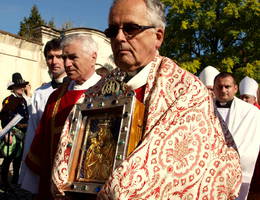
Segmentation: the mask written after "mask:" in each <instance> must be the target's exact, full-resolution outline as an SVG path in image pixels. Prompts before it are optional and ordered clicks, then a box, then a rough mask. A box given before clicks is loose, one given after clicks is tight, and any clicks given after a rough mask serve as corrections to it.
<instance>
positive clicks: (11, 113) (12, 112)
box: [0, 73, 29, 187]
mask: <svg viewBox="0 0 260 200" xmlns="http://www.w3.org/2000/svg"><path fill="white" fill-rule="evenodd" d="M28 83H29V82H27V81H25V80H23V78H22V76H21V74H20V73H14V74H13V75H12V82H11V83H10V84H9V86H8V88H7V89H8V90H11V91H12V94H11V95H10V96H8V97H6V98H5V99H4V100H3V103H2V110H1V113H0V119H1V126H2V128H4V127H5V126H6V125H7V124H8V123H9V122H10V121H11V120H12V119H13V118H14V117H15V116H16V114H20V115H21V116H22V117H23V118H22V120H21V121H19V122H18V123H17V124H16V125H15V126H14V127H13V128H12V129H11V130H10V131H9V132H8V134H6V135H5V136H4V137H3V139H2V141H1V145H0V146H1V151H2V152H1V153H2V154H3V156H4V161H3V163H2V171H1V179H2V182H3V184H4V185H5V186H6V187H8V186H9V182H8V172H9V167H10V164H11V162H13V177H12V184H17V182H18V178H19V169H20V165H21V158H22V151H23V138H24V134H25V132H26V129H27V121H28V107H27V103H26V100H25V98H24V97H23V96H22V95H23V93H24V88H25V86H26V85H27V84H28Z"/></svg>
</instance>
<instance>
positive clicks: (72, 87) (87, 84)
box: [68, 72, 101, 90]
mask: <svg viewBox="0 0 260 200" xmlns="http://www.w3.org/2000/svg"><path fill="white" fill-rule="evenodd" d="M100 79H101V76H99V75H98V74H97V73H96V72H94V74H93V75H92V76H91V77H90V78H89V79H88V80H86V81H85V82H84V83H83V84H81V85H79V84H77V83H76V82H75V81H74V80H72V81H71V82H70V84H69V87H68V90H86V89H88V88H90V87H91V86H93V85H95V84H96V83H97V82H98V81H99V80H100Z"/></svg>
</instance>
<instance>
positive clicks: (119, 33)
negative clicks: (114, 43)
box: [115, 28, 126, 41]
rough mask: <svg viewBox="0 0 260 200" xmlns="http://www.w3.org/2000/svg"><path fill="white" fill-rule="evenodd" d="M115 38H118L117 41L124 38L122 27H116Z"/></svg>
mask: <svg viewBox="0 0 260 200" xmlns="http://www.w3.org/2000/svg"><path fill="white" fill-rule="evenodd" d="M115 39H117V40H119V41H122V40H124V41H125V40H126V36H125V34H124V31H123V29H122V28H120V29H118V32H117V35H116V37H115Z"/></svg>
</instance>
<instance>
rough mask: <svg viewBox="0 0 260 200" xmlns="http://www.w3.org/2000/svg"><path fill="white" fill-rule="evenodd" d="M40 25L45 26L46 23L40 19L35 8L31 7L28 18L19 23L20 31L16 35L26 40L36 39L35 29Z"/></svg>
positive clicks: (34, 6)
mask: <svg viewBox="0 0 260 200" xmlns="http://www.w3.org/2000/svg"><path fill="white" fill-rule="evenodd" d="M41 25H46V22H45V21H44V20H43V19H42V17H41V15H40V13H39V10H38V8H37V6H36V5H33V7H32V8H31V13H30V16H29V17H28V18H27V17H24V19H23V21H22V22H20V31H19V33H18V35H20V36H22V37H25V38H27V39H34V38H37V35H36V33H35V28H36V27H39V26H41Z"/></svg>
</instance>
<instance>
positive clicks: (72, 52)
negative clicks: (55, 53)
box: [62, 40, 97, 84]
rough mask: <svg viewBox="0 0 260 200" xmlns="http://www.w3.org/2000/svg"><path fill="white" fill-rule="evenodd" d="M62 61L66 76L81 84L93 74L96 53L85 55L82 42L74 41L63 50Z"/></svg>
mask: <svg viewBox="0 0 260 200" xmlns="http://www.w3.org/2000/svg"><path fill="white" fill-rule="evenodd" d="M62 56H63V59H64V64H65V70H66V73H67V76H68V77H69V78H70V79H71V80H75V81H76V83H78V84H82V83H84V82H85V81H86V80H87V79H88V78H90V77H91V76H92V74H93V73H94V72H95V63H96V56H97V54H96V53H92V54H90V53H87V52H86V51H85V50H84V49H83V44H82V41H80V40H74V41H72V42H71V43H69V44H68V45H66V46H64V48H63V55H62Z"/></svg>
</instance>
